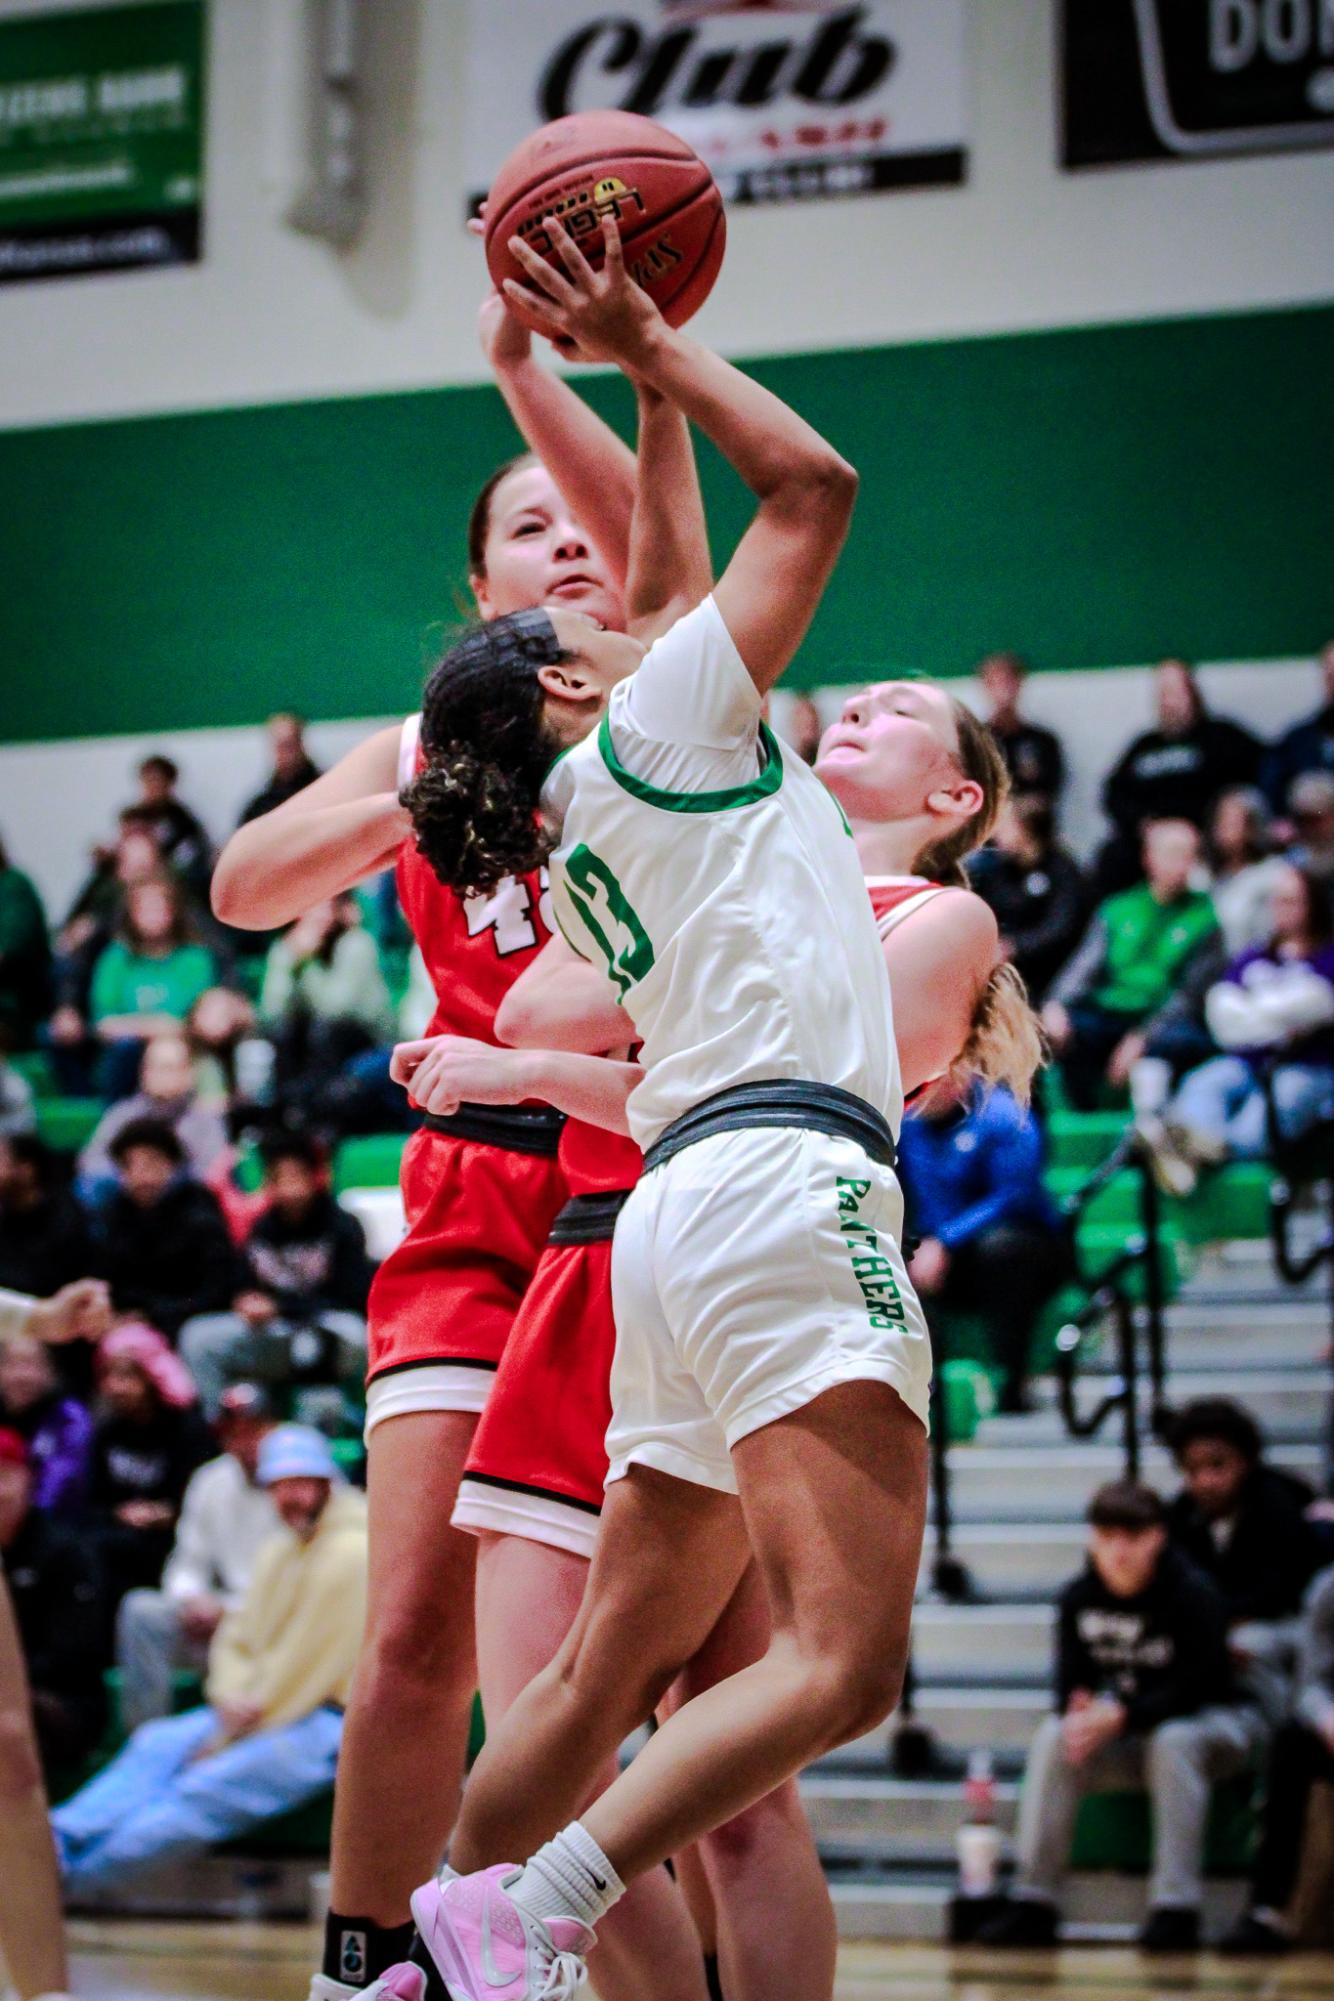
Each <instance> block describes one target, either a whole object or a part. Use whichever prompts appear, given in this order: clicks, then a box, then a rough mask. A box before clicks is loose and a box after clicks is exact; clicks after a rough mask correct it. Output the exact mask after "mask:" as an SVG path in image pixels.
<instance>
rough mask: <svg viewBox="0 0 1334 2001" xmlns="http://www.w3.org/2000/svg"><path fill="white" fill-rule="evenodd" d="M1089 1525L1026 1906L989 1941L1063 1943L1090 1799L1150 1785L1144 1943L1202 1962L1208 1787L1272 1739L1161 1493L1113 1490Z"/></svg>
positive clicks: (1033, 1792)
mask: <svg viewBox="0 0 1334 2001" xmlns="http://www.w3.org/2000/svg"><path fill="white" fill-rule="evenodd" d="M1088 1519H1089V1525H1090V1537H1089V1561H1088V1568H1087V1569H1086V1570H1085V1572H1084V1574H1083V1576H1082V1577H1078V1578H1076V1579H1075V1580H1074V1582H1073V1583H1071V1584H1069V1585H1067V1586H1066V1588H1065V1590H1064V1591H1063V1592H1062V1593H1061V1597H1060V1624H1059V1633H1058V1640H1057V1663H1056V1713H1055V1715H1053V1716H1050V1717H1049V1718H1048V1719H1047V1721H1046V1722H1045V1723H1044V1724H1043V1725H1042V1726H1041V1728H1040V1729H1039V1731H1038V1734H1037V1736H1036V1738H1035V1739H1034V1741H1033V1745H1032V1748H1031V1749H1030V1751H1029V1754H1028V1766H1027V1770H1026V1772H1025V1775H1024V1789H1023V1798H1022V1802H1021V1806H1020V1816H1019V1834H1018V1849H1019V1868H1018V1875H1017V1879H1016V1885H1015V1892H1014V1897H1013V1899H1012V1901H1011V1902H1010V1904H1009V1905H1008V1907H1007V1909H1006V1910H1005V1911H1004V1912H1002V1913H1001V1915H1000V1916H999V1917H997V1918H995V1919H993V1920H992V1922H991V1923H990V1924H988V1925H986V1926H984V1927H983V1929H982V1932H981V1933H980V1935H979V1936H980V1942H981V1943H982V1944H984V1945H995V1946H1038V1945H1052V1944H1054V1943H1055V1941H1056V1935H1057V1929H1058V1924H1059V1914H1058V1904H1059V1898H1060V1893H1061V1886H1062V1884H1063V1882H1064V1879H1065V1874H1066V1871H1067V1869H1068V1867H1069V1863H1070V1846H1071V1842H1072V1840H1073V1837H1074V1831H1075V1820H1076V1817H1077V1815H1078V1811H1079V1803H1080V1801H1081V1800H1082V1799H1083V1797H1084V1795H1085V1794H1086V1793H1089V1792H1106V1791H1118V1790H1119V1791H1125V1790H1137V1789H1138V1788H1139V1787H1141V1786H1147V1787H1148V1790H1149V1795H1150V1799H1151V1802H1152V1807H1153V1827H1154V1863H1153V1876H1152V1880H1151V1882H1150V1886H1149V1901H1150V1909H1149V1917H1148V1921H1147V1923H1146V1925H1145V1927H1144V1930H1143V1931H1142V1932H1141V1934H1140V1945H1141V1947H1142V1949H1143V1950H1144V1951H1146V1952H1190V1951H1194V1949H1195V1948H1196V1946H1197V1945H1198V1944H1199V1933H1200V1917H1199V1911H1200V1900H1201V1896H1202V1894H1203V1881H1202V1876H1203V1865H1204V1833H1205V1820H1206V1817H1207V1814H1208V1809H1209V1789H1210V1785H1211V1784H1212V1782H1213V1781H1214V1780H1216V1779H1220V1778H1226V1777H1228V1776H1229V1775H1230V1774H1231V1773H1233V1772H1239V1771H1242V1770H1244V1768H1245V1767H1246V1765H1247V1764H1248V1763H1249V1761H1250V1759H1251V1757H1252V1756H1253V1754H1254V1752H1255V1750H1256V1749H1257V1747H1258V1745H1259V1744H1261V1743H1263V1741H1264V1726H1263V1722H1262V1720H1261V1718H1260V1716H1259V1714H1258V1712H1257V1711H1256V1710H1254V1709H1253V1708H1250V1707H1248V1706H1246V1705H1244V1704H1239V1703H1238V1701H1237V1699H1236V1690H1235V1687H1234V1685H1233V1681H1232V1674H1231V1668H1230V1665H1229V1661H1228V1652H1227V1639H1226V1608H1225V1606H1224V1604H1223V1600H1222V1597H1221V1595H1220V1594H1219V1591H1218V1589H1217V1587H1216V1586H1215V1585H1214V1584H1213V1583H1211V1582H1210V1580H1209V1579H1208V1578H1206V1577H1203V1576H1202V1575H1201V1574H1200V1572H1199V1571H1198V1570H1196V1569H1195V1568H1194V1567H1193V1565H1191V1564H1190V1563H1189V1562H1187V1560H1186V1558H1185V1557H1184V1556H1182V1555H1181V1554H1180V1552H1179V1551H1177V1550H1174V1549H1172V1548H1171V1547H1170V1546H1169V1544H1168V1539H1167V1526H1166V1519H1165V1511H1164V1508H1163V1504H1162V1501H1161V1500H1160V1499H1159V1497H1158V1495H1157V1494H1155V1493H1154V1492H1153V1491H1152V1489H1150V1488H1148V1487H1140V1486H1136V1485H1135V1484H1133V1483H1132V1482H1130V1481H1117V1482H1114V1483H1113V1484H1112V1485H1110V1486H1107V1487H1102V1488H1100V1489H1099V1490H1098V1492H1097V1493H1096V1494H1095V1495H1094V1497H1093V1501H1092V1504H1091V1506H1090V1508H1089V1514H1088Z"/></svg>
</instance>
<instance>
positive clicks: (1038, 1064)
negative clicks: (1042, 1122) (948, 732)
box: [916, 701, 1048, 1105]
mask: <svg viewBox="0 0 1334 2001" xmlns="http://www.w3.org/2000/svg"><path fill="white" fill-rule="evenodd" d="M954 720H955V725H956V727H957V729H958V733H959V765H960V768H961V770H962V771H963V774H964V777H965V778H971V779H973V780H975V782H976V783H977V784H978V785H980V786H981V788H982V804H981V805H980V806H979V807H978V809H977V811H976V813H975V814H974V815H973V817H972V819H971V820H966V821H965V822H964V824H963V825H962V826H961V827H956V828H955V830H954V832H953V833H952V834H948V835H946V837H945V839H944V840H942V841H937V842H935V843H934V844H933V846H931V847H930V848H927V849H926V850H925V851H924V852H923V853H922V854H921V855H919V856H918V858H917V864H916V866H917V872H918V873H919V874H920V875H924V876H927V877H928V878H929V879H930V880H931V881H932V882H940V883H945V884H946V885H948V887H950V888H952V889H966V888H967V887H968V874H967V871H966V870H965V868H964V858H965V857H966V856H967V855H970V854H971V853H972V852H973V850H974V849H975V848H980V847H981V846H982V844H983V842H984V841H986V840H987V839H989V837H990V835H991V832H992V829H993V828H994V827H995V824H996V821H997V819H998V818H999V815H1000V810H1001V807H1002V806H1003V805H1004V804H1005V801H1006V798H1007V797H1008V795H1009V790H1010V778H1009V773H1008V772H1007V770H1006V768H1005V760H1004V758H1003V757H1002V756H1001V753H1000V746H999V744H998V743H997V742H996V739H995V737H994V736H993V735H992V733H991V731H990V730H989V729H988V728H987V726H986V724H985V723H984V722H981V721H979V719H978V718H977V717H976V716H975V715H974V714H973V712H972V710H971V709H969V708H966V707H965V706H964V704H963V703H962V702H958V701H956V702H955V704H954ZM1047 1060H1048V1049H1047V1041H1046V1037H1045V1036H1044V1035H1043V1032H1042V1024H1041V1022H1040V1021H1039V1020H1038V1017H1037V1015H1036V1014H1035V1013H1034V1012H1033V1009H1032V1007H1031V1006H1030V1005H1029V999H1028V989H1027V987H1026V986H1025V985H1024V982H1023V978H1022V976H1021V975H1020V974H1019V973H1018V972H1016V970H1015V968H1014V967H1013V966H1011V965H1001V966H995V967H993V968H992V971H991V974H990V977H989V978H988V980H987V983H986V985H985V986H984V987H983V989H982V991H981V993H980V994H979V995H978V999H977V1006H976V1007H975V1008H974V1009H973V1019H972V1021H971V1022H970V1024H969V1028H968V1038H967V1040H966V1042H965V1043H964V1045H963V1048H962V1049H961V1050H960V1051H959V1054H958V1055H957V1056H956V1057H955V1059H954V1061H953V1063H951V1065H950V1072H949V1074H950V1079H951V1081H952V1082H953V1083H955V1084H958V1085H966V1084H968V1083H969V1082H971V1081H973V1080H980V1081H981V1082H982V1083H983V1084H984V1085H985V1086H986V1088H987V1089H988V1090H990V1089H992V1088H993V1086H995V1085H997V1084H1004V1085H1005V1087H1006V1089H1007V1090H1009V1091H1012V1092H1013V1094H1014V1096H1015V1097H1016V1098H1017V1099H1018V1100H1019V1102H1020V1104H1021V1105H1026V1104H1027V1103H1028V1101H1029V1099H1030V1098H1031V1097H1032V1095H1033V1079H1034V1077H1035V1076H1036V1075H1037V1073H1038V1071H1039V1070H1040V1069H1041V1068H1042V1066H1043V1064H1044V1063H1046V1062H1047Z"/></svg>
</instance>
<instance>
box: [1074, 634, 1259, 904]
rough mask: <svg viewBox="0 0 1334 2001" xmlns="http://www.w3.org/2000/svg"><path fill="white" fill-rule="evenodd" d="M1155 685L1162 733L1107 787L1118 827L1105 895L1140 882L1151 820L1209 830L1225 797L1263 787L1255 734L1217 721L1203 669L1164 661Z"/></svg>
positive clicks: (1132, 754) (1103, 877)
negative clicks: (1203, 686)
mask: <svg viewBox="0 0 1334 2001" xmlns="http://www.w3.org/2000/svg"><path fill="white" fill-rule="evenodd" d="M1153 686H1154V700H1155V703H1156V705H1157V710H1158V720H1157V724H1156V727H1155V728H1153V729H1151V730H1145V732H1144V733H1143V735H1142V736H1137V737H1136V738H1135V740H1134V742H1133V743H1131V744H1130V745H1129V746H1128V747H1127V749H1126V750H1125V751H1124V752H1123V753H1122V755H1121V757H1120V759H1119V760H1118V762H1117V763H1116V765H1115V767H1114V768H1113V770H1112V772H1111V773H1110V775H1109V777H1108V779H1107V782H1106V784H1105V785H1104V786H1103V793H1102V803H1103V810H1104V812H1105V813H1106V814H1107V817H1108V819H1109V820H1110V821H1111V822H1112V826H1113V828H1114V832H1113V834H1112V836H1111V838H1110V839H1109V840H1108V842H1107V844H1106V846H1105V847H1104V848H1103V851H1102V853H1101V855H1100V856H1099V858H1098V888H1099V891H1100V892H1101V894H1102V895H1104V896H1108V895H1112V894H1114V893H1115V892H1116V891H1117V890H1119V889H1125V888H1127V887H1128V886H1129V885H1130V884H1131V883H1132V882H1134V881H1135V880H1136V878H1137V876H1138V875H1139V864H1140V861H1141V859H1142V854H1141V842H1142V838H1143V833H1144V828H1145V826H1146V825H1147V823H1148V822H1149V821H1150V820H1167V819H1172V820H1189V821H1190V823H1191V825H1192V826H1193V827H1197V828H1203V827H1206V826H1207V825H1208V823H1209V818H1210V815H1211V814H1212V812H1213V809H1214V802H1215V800H1216V799H1217V798H1218V796H1219V794H1220V793H1221V792H1226V791H1227V790H1228V789H1229V787H1231V786H1236V785H1253V784H1254V783H1255V779H1256V774H1257V772H1258V770H1259V766H1260V759H1261V756H1262V754H1263V751H1262V746H1261V744H1260V743H1259V741H1258V739H1257V738H1255V737H1253V736H1252V735H1251V733H1250V731H1249V730H1244V729H1242V727H1241V725H1240V724H1239V723H1234V722H1229V721H1228V720H1227V719H1226V718H1225V717H1222V716H1213V715H1210V713H1209V710H1208V708H1207V707H1206V705H1205V700H1204V696H1203V694H1202V693H1201V692H1200V687H1199V683H1198V682H1197V681H1196V679H1195V670H1194V668H1193V667H1190V666H1188V665H1187V663H1186V662H1185V661H1184V660H1164V661H1162V662H1161V663H1160V665H1159V666H1158V668H1157V669H1156V671H1155V673H1154V677H1153Z"/></svg>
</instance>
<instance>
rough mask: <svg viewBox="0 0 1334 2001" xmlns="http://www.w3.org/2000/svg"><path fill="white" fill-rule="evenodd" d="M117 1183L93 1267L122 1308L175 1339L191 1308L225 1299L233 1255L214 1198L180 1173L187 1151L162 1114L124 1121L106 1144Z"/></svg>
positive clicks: (101, 1220) (232, 1277) (230, 1288)
mask: <svg viewBox="0 0 1334 2001" xmlns="http://www.w3.org/2000/svg"><path fill="white" fill-rule="evenodd" d="M108 1150H109V1152H110V1155H111V1159H112V1162H113V1164H114V1166H115V1169H116V1174H117V1177H118V1182H119V1185H118V1187H117V1189H116V1192H115V1194H114V1195H112V1196H111V1197H110V1199H109V1200H108V1201H107V1202H106V1203H105V1204H104V1206H103V1208H102V1210H101V1212H100V1214H99V1216H98V1247H97V1253H96V1259H95V1263H94V1269H95V1270H96V1271H97V1273H98V1274H99V1276H101V1277H102V1278H105V1279H106V1280H107V1281H108V1283H109V1284H110V1286H111V1296H112V1299H113V1301H114V1302H115V1305H116V1308H117V1310H118V1311H119V1312H121V1313H137V1314H140V1315H142V1316H143V1318H144V1319H145V1320H147V1321H148V1322H149V1323H150V1324H151V1325H152V1326H154V1327H157V1328H160V1329H161V1331H162V1332H163V1333H164V1334H167V1335H170V1336H171V1337H172V1338H173V1339H174V1338H175V1336H176V1335H177V1334H178V1333H179V1331H180V1329H181V1326H182V1324H183V1323H184V1322H185V1321H186V1320H187V1319H188V1318H189V1316H190V1315H191V1314H192V1313H208V1312H212V1311H214V1310H216V1309H217V1308H218V1307H221V1306H224V1305H226V1303H227V1302H228V1301H229V1300H230V1299H231V1298H232V1295H233V1293H234V1291H235V1289H236V1283H235V1282H236V1258H235V1252H234V1251H233V1248H232V1242H231V1238H230V1237H229V1236H228V1234H227V1225H226V1223H225V1222H224V1221H223V1215H222V1210H221V1209H220V1207H219V1206H218V1198H217V1196H216V1195H214V1194H213V1193H212V1191H211V1190H210V1189H208V1188H203V1187H201V1186H200V1184H199V1183H198V1182H197V1181H192V1180H191V1179H190V1177H189V1176H188V1175H187V1173H186V1172H185V1149H184V1148H183V1147H182V1145H181V1142H180V1141H179V1139H177V1137H176V1135H175V1133H174V1132H173V1131H172V1129H171V1127H170V1126H168V1125H164V1124H163V1123H162V1121H161V1120H160V1119H137V1120H135V1121H134V1122H133V1123H132V1124H130V1125H126V1126H122V1128H121V1130H120V1131H119V1132H118V1133H117V1134H116V1137H115V1139H114V1140H113V1141H112V1142H111V1146H110V1148H109V1149H108Z"/></svg>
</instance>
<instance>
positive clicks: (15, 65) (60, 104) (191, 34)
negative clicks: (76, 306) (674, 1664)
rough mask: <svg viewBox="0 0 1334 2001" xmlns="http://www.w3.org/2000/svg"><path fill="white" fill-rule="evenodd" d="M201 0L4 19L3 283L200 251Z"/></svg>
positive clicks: (185, 258)
mask: <svg viewBox="0 0 1334 2001" xmlns="http://www.w3.org/2000/svg"><path fill="white" fill-rule="evenodd" d="M203 130H204V8H203V4H202V0H140V4H139V5H136V6H121V7H88V8H82V9H79V10H77V11H69V12H66V11H54V12H49V13H46V14H26V15H20V16H17V17H15V16H10V17H8V18H6V19H3V20H0V284H17V283H21V282H23V281H24V280H27V279H35V278H67V277H72V276H75V275H83V274H89V273H93V272H98V271H124V270H131V269H136V268H142V267H144V266H150V265H166V264H190V263H194V262H196V261H197V260H198V257H199V245H200V202H201V188H202V172H203Z"/></svg>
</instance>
